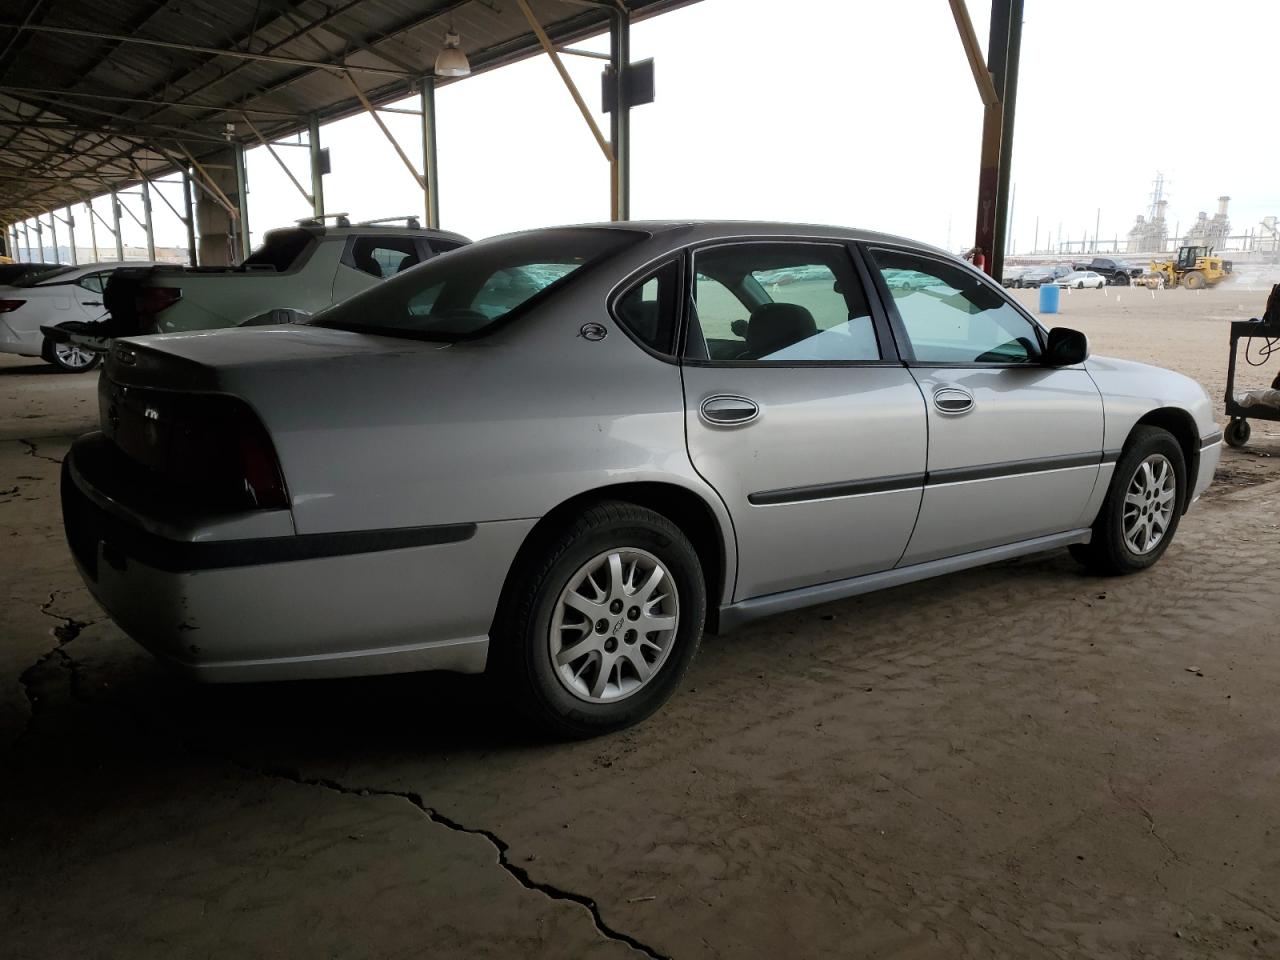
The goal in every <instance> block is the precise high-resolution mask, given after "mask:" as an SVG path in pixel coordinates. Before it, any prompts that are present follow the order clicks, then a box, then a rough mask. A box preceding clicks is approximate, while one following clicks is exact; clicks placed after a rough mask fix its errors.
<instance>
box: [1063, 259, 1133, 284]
mask: <svg viewBox="0 0 1280 960" xmlns="http://www.w3.org/2000/svg"><path fill="white" fill-rule="evenodd" d="M1072 266H1073V267H1074V268H1075V269H1076V270H1092V271H1093V272H1094V273H1100V274H1102V275H1103V276H1104V277H1106V278H1107V283H1109V284H1112V285H1113V286H1116V285H1118V286H1127V285H1128V284H1129V283H1130V282H1131V281H1132V279H1133V278H1134V277H1138V276H1141V275H1142V268H1141V267H1135V266H1133V265H1131V264H1128V263H1121V262H1120V261H1119V260H1112V259H1111V258H1109V257H1094V258H1093V259H1092V260H1090V261H1088V262H1087V263H1086V262H1083V261H1082V262H1080V263H1073V264H1072Z"/></svg>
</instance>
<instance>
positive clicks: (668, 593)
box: [490, 501, 707, 738]
mask: <svg viewBox="0 0 1280 960" xmlns="http://www.w3.org/2000/svg"><path fill="white" fill-rule="evenodd" d="M522 553H523V554H524V555H523V556H521V557H520V558H519V559H518V560H517V564H516V566H515V567H514V568H513V569H512V572H511V574H510V576H509V577H508V582H507V589H506V591H505V593H504V595H503V598H502V602H501V603H500V604H499V610H498V615H497V618H496V620H495V629H494V638H493V647H492V650H491V654H490V657H491V670H492V672H493V673H494V674H495V675H496V676H497V677H498V679H499V680H500V681H501V682H502V683H503V684H504V685H505V686H506V687H507V689H508V690H509V692H510V694H511V696H512V698H513V700H514V701H515V704H516V706H517V707H518V709H520V711H521V712H522V713H524V714H525V715H527V716H528V717H529V718H530V719H531V720H533V721H534V722H535V723H536V724H537V725H538V726H539V727H541V728H542V729H543V730H544V731H546V732H548V733H550V734H551V735H553V736H557V737H561V738H585V737H593V736H598V735H600V734H604V733H610V732H612V731H615V730H621V729H622V728H624V727H629V726H631V725H632V724H635V723H639V722H640V721H641V720H643V719H644V718H645V717H647V716H649V715H650V714H651V713H653V712H654V711H655V710H657V709H658V708H659V707H660V706H662V704H663V703H665V702H666V701H667V699H668V698H669V697H670V696H671V695H672V693H674V692H675V690H676V688H677V687H678V686H679V685H680V681H681V680H682V679H683V678H684V675H685V672H686V671H687V670H688V668H689V664H690V663H691V662H692V661H693V657H694V654H695V653H696V652H697V649H698V644H699V642H700V641H701V639H702V630H703V625H704V623H705V621H706V615H707V597H706V586H705V582H704V580H703V575H702V566H701V563H700V562H699V560H698V554H697V552H696V551H695V550H694V548H693V545H692V544H691V543H690V542H689V540H688V538H687V537H685V535H684V534H683V533H681V532H680V529H679V528H678V527H676V525H675V524H673V523H672V522H671V521H670V520H668V519H667V518H666V517H664V516H662V515H661V514H659V513H656V512H655V511H653V510H649V509H647V508H645V507H640V506H637V505H635V504H631V503H623V502H618V501H606V502H604V503H600V504H598V505H596V506H593V507H590V508H588V509H586V510H585V511H584V512H583V513H582V514H581V515H580V516H578V517H577V518H575V519H574V520H572V521H571V522H570V523H569V524H568V525H567V526H565V527H564V528H563V529H562V530H559V531H555V532H554V533H552V534H551V535H550V536H548V537H546V538H544V539H543V540H541V541H540V542H538V543H536V544H535V545H534V546H533V547H532V548H530V549H528V550H527V551H522ZM615 557H616V558H617V561H616V563H615ZM629 563H630V564H632V566H631V567H630V569H628V564H629ZM659 570H660V571H661V572H660V574H659ZM651 578H653V579H652V582H653V583H654V584H655V585H654V586H653V587H652V591H651V592H650V593H647V594H646V592H645V590H646V587H647V586H648V584H649V582H650V579H651ZM633 588H634V589H633ZM672 620H673V621H674V627H673V628H662V627H658V626H656V625H657V624H663V623H669V622H670V621H672ZM578 624H581V626H579V625H578ZM599 627H603V629H599ZM646 627H648V629H646ZM579 650H582V651H585V652H582V653H580V654H579V655H577V656H575V655H574V651H579ZM638 658H640V659H643V660H644V661H645V663H644V664H643V665H641V664H640V663H639V661H638ZM646 668H647V669H646ZM650 671H651V672H650ZM645 674H647V675H645Z"/></svg>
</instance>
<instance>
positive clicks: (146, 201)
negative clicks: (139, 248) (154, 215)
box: [142, 177, 156, 260]
mask: <svg viewBox="0 0 1280 960" xmlns="http://www.w3.org/2000/svg"><path fill="white" fill-rule="evenodd" d="M142 223H143V229H144V230H146V232H147V259H148V260H154V259H155V258H156V232H155V229H154V227H153V225H152V223H151V184H150V183H148V182H147V178H146V177H143V178H142Z"/></svg>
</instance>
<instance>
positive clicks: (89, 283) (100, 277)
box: [79, 273, 107, 293]
mask: <svg viewBox="0 0 1280 960" xmlns="http://www.w3.org/2000/svg"><path fill="white" fill-rule="evenodd" d="M79 284H80V286H82V287H84V288H85V289H86V290H88V291H89V292H90V293H101V292H102V291H103V290H104V289H105V288H106V286H107V275H106V274H105V273H91V274H89V275H88V276H87V277H81V278H80V280H79Z"/></svg>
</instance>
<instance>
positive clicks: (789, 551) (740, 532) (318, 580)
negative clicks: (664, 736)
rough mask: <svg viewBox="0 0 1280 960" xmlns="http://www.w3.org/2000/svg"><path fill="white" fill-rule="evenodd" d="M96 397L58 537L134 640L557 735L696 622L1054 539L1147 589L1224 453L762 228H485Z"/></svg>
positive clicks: (607, 701)
mask: <svg viewBox="0 0 1280 960" xmlns="http://www.w3.org/2000/svg"><path fill="white" fill-rule="evenodd" d="M784 277H785V278H787V279H788V282H786V283H784V282H782V281H783V278H784ZM744 321H745V322H744ZM99 391H100V403H99V405H100V409H101V411H102V423H101V430H100V432H97V433H94V434H90V435H88V436H86V437H83V438H81V439H80V440H78V441H77V442H76V443H75V444H74V445H73V446H72V448H71V450H70V452H69V454H68V455H67V457H66V459H65V461H64V467H63V481H62V483H63V504H64V506H63V510H64V517H65V524H66V530H67V538H68V541H69V543H70V546H71V550H72V552H73V554H74V556H75V560H76V564H77V566H78V568H79V570H80V572H81V574H82V575H83V577H84V580H85V582H86V583H87V584H88V587H89V589H90V590H91V591H92V593H93V595H94V596H95V597H96V598H97V600H98V601H99V602H100V603H101V604H102V606H103V607H104V608H105V609H106V610H107V611H108V612H109V613H110V615H111V616H112V617H113V618H114V619H115V620H116V622H117V623H118V624H119V625H120V626H121V627H122V628H123V629H124V630H125V631H126V632H127V633H129V634H130V635H131V636H133V637H134V638H135V639H137V640H138V641H140V642H141V643H142V644H143V645H144V646H146V647H148V648H149V649H151V650H152V651H153V652H154V653H156V654H158V655H159V656H160V657H162V658H164V659H165V660H167V661H168V662H170V663H172V664H174V665H175V666H177V667H178V668H180V669H181V670H183V671H185V672H187V673H189V674H191V675H193V676H195V677H198V678H201V679H205V680H228V681H241V680H268V679H283V678H304V677H331V676H349V675H355V674H370V673H391V672H398V671H411V670H429V669H438V670H456V671H462V672H479V671H489V672H491V673H493V674H495V675H496V676H497V677H498V678H499V679H500V680H501V681H502V682H504V683H505V684H506V685H507V687H508V689H509V691H510V696H511V698H512V700H513V702H515V703H517V704H519V705H520V706H521V707H522V708H523V709H524V710H525V711H526V712H527V713H528V714H529V715H531V716H532V717H534V718H535V719H536V720H538V721H539V722H541V723H543V724H545V725H547V726H549V727H551V728H552V729H553V730H556V731H559V732H560V733H563V734H567V735H590V734H595V733H600V732H602V731H607V730H612V729H616V728H618V727H621V726H624V725H626V724H629V723H633V722H636V721H638V720H640V719H641V718H643V717H644V716H646V715H648V714H649V713H651V712H652V711H653V710H655V709H656V708H657V707H658V706H659V705H660V704H661V703H662V702H663V701H665V700H666V699H667V697H668V696H670V694H671V693H672V691H673V690H675V688H676V687H677V686H678V684H679V683H680V680H681V677H682V676H683V675H684V673H685V671H686V669H687V668H688V666H689V663H690V661H691V660H692V658H693V656H694V652H695V651H696V649H697V647H698V643H699V640H700V638H701V636H702V633H703V630H704V628H706V629H710V630H714V631H720V632H724V631H727V630H730V629H732V628H734V627H736V626H738V625H740V624H743V623H745V622H748V621H751V620H754V619H755V618H757V617H763V616H768V615H770V614H775V613H781V612H783V611H788V610H795V609H797V608H800V607H805V606H809V605H811V604H816V603H825V602H828V601H832V600H837V599H840V598H844V597H850V596H854V595H856V594H861V593H865V592H867V591H871V590H876V589H880V588H883V587H889V586H894V585H897V584H903V583H908V582H911V581H915V580H920V579H923V578H926V577H932V576H937V575H940V574H945V573H950V572H953V571H956V570H962V569H965V568H969V567H974V566H978V565H980V564H986V563H991V562H995V561H1000V560H1005V559H1008V558H1010V557H1017V556H1022V555H1025V554H1030V553H1036V552H1040V551H1044V550H1049V549H1053V548H1059V547H1066V546H1069V547H1070V548H1071V552H1072V553H1073V554H1074V555H1075V556H1076V557H1077V559H1079V560H1080V561H1082V562H1083V563H1085V564H1086V565H1088V566H1089V567H1090V568H1092V569H1094V570H1096V571H1100V572H1103V573H1109V574H1119V573H1129V572H1132V571H1137V570H1142V569H1145V568H1147V567H1150V566H1151V565H1152V564H1153V563H1155V562H1156V561H1157V560H1158V559H1159V557H1160V556H1161V555H1162V554H1163V552H1164V551H1165V549H1166V548H1167V547H1168V545H1169V542H1170V540H1171V539H1172V538H1173V536H1174V534H1175V532H1176V530H1177V527H1178V521H1179V518H1180V516H1181V515H1182V513H1183V512H1184V511H1185V510H1187V509H1188V508H1189V507H1190V506H1191V505H1192V503H1194V502H1195V500H1196V499H1197V498H1198V497H1199V496H1200V494H1201V493H1202V492H1203V491H1204V490H1205V488H1206V487H1207V486H1208V485H1209V482H1210V480H1211V478H1212V476H1213V471H1214V467H1215V465H1216V464H1217V462H1218V457H1219V452H1220V447H1221V437H1222V435H1221V433H1220V431H1219V430H1218V428H1217V426H1216V424H1215V423H1214V415H1213V409H1212V407H1211V405H1210V402H1209V398H1208V397H1207V396H1206V395H1205V392H1204V390H1203V389H1201V387H1200V386H1199V385H1198V384H1196V383H1195V382H1194V381H1192V380H1189V379H1188V378H1186V377H1184V376H1181V375H1179V374H1176V373H1172V372H1170V371H1167V370H1161V369H1157V368H1155V367H1149V366H1145V365H1143V364H1139V363H1133V362H1129V361H1124V360H1112V359H1107V358H1103V357H1091V356H1089V355H1088V345H1087V341H1086V339H1085V337H1084V335H1083V334H1081V333H1077V332H1075V331H1072V330H1067V329H1064V328H1056V329H1053V330H1046V329H1045V328H1043V327H1041V326H1040V324H1039V323H1038V322H1037V320H1036V319H1035V318H1034V317H1033V316H1031V315H1030V314H1029V313H1027V312H1026V311H1025V310H1024V309H1023V308H1022V307H1021V306H1019V305H1018V304H1017V303H1016V302H1015V301H1013V300H1012V299H1011V298H1010V297H1009V296H1008V295H1007V294H1006V293H1005V292H1004V291H1003V290H1002V289H1001V288H1000V287H999V286H998V285H996V284H995V283H993V282H992V281H991V280H990V279H989V278H988V277H986V276H984V275H982V274H981V273H979V272H977V271H975V270H974V269H973V268H972V267H970V266H968V265H966V264H964V263H963V262H961V261H959V260H957V259H955V258H954V257H952V256H950V255H948V254H946V253H943V252H942V251H939V250H935V249H933V248H930V247H925V246H921V245H919V244H915V243H912V242H909V241H905V240H900V239H896V238H893V237H888V236H884V235H881V234H875V233H865V232H858V231H850V230H843V229H838V228H822V227H814V226H792V225H783V224H750V223H731V224H724V223H701V224H699V223H688V222H683V223H670V224H667V223H649V224H639V223H637V224H621V225H617V224H615V225H603V226H586V227H569V228H558V229H549V230H536V231H531V232H526V233H519V234H513V235H509V236H506V237H500V238H495V239H491V240H486V241H483V242H480V243H476V244H473V245H471V246H468V247H465V248H463V249H461V250H458V251H457V252H455V253H451V254H449V255H448V256H446V257H441V258H440V259H438V260H435V261H432V262H430V263H426V264H424V265H422V266H420V267H417V268H415V269H413V270H411V271H408V272H406V273H403V274H401V275H399V276H397V277H394V278H392V279H390V280H388V281H387V282H386V283H384V284H382V285H380V286H377V287H375V288H373V289H371V290H368V291H366V292H364V293H362V294H358V295H356V296H354V297H352V298H350V299H348V300H346V301H344V302H343V303H341V304H338V305H336V306H334V307H332V308H330V309H329V310H326V311H324V312H322V313H320V314H318V315H316V316H315V317H313V318H311V319H310V320H309V321H304V322H301V323H294V324H288V325H283V326H255V327H246V328H241V329H234V330H217V331H201V332H198V333H179V334H171V335H168V336H161V337H142V338H137V339H130V340H120V341H117V342H116V344H115V345H114V347H113V349H112V351H111V353H110V357H109V359H108V361H107V363H106V366H105V368H104V371H103V376H102V378H101V385H100V388H99ZM1010 576H1016V573H1010ZM913 602H916V603H928V602H929V601H928V599H927V597H926V596H925V595H920V596H919V597H917V598H916V600H915V601H913ZM778 643H779V644H780V645H785V643H786V640H785V638H780V639H779V640H778ZM779 663H780V664H785V663H786V661H785V659H780V660H779ZM780 669H785V667H780Z"/></svg>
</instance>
